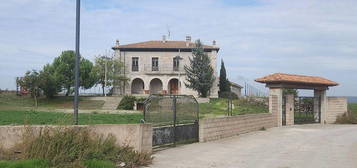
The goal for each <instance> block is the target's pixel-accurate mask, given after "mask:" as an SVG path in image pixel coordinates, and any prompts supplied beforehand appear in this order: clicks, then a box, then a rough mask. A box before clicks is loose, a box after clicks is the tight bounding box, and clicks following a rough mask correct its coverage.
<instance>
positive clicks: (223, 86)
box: [218, 60, 231, 97]
mask: <svg viewBox="0 0 357 168" xmlns="http://www.w3.org/2000/svg"><path fill="white" fill-rule="evenodd" d="M218 86H219V92H218V93H219V97H226V96H227V95H228V94H227V93H230V92H231V84H230V82H229V80H228V79H227V73H226V67H225V66H224V62H223V60H222V62H221V70H220V73H219V84H218Z"/></svg>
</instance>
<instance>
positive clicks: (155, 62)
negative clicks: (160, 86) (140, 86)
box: [151, 57, 159, 71]
mask: <svg viewBox="0 0 357 168" xmlns="http://www.w3.org/2000/svg"><path fill="white" fill-rule="evenodd" d="M151 65H152V66H151V68H152V71H159V58H157V57H153V58H152V61H151Z"/></svg>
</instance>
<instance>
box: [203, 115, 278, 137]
mask: <svg viewBox="0 0 357 168" xmlns="http://www.w3.org/2000/svg"><path fill="white" fill-rule="evenodd" d="M275 122H276V121H275V120H274V117H273V115H272V114H271V113H264V114H247V115H238V116H231V117H217V118H207V119H202V120H200V123H199V125H200V127H199V139H200V142H207V141H213V140H218V139H222V138H227V137H231V136H235V135H238V134H243V133H248V132H252V131H257V130H260V129H262V128H263V127H264V128H271V127H275V126H277V125H276V123H275Z"/></svg>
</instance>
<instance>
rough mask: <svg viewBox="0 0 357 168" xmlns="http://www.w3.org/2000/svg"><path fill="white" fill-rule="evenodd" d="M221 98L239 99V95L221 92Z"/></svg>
mask: <svg viewBox="0 0 357 168" xmlns="http://www.w3.org/2000/svg"><path fill="white" fill-rule="evenodd" d="M219 97H220V98H232V99H238V95H237V94H235V93H233V92H220V93H219Z"/></svg>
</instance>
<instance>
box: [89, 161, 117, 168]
mask: <svg viewBox="0 0 357 168" xmlns="http://www.w3.org/2000/svg"><path fill="white" fill-rule="evenodd" d="M84 166H86V168H115V164H114V163H113V162H111V161H103V160H86V161H84Z"/></svg>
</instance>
